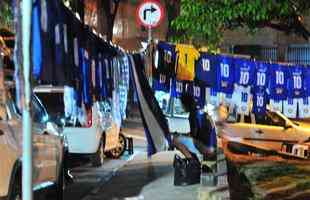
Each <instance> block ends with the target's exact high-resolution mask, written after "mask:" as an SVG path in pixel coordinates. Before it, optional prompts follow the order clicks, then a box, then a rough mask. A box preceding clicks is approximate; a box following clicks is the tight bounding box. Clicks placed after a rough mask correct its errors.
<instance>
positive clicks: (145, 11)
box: [143, 6, 157, 20]
mask: <svg viewBox="0 0 310 200" xmlns="http://www.w3.org/2000/svg"><path fill="white" fill-rule="evenodd" d="M156 11H157V9H156V8H154V7H153V6H151V8H149V9H145V10H144V11H143V19H144V20H146V14H147V13H148V12H151V13H153V12H156Z"/></svg>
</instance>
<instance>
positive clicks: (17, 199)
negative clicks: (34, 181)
mask: <svg viewBox="0 0 310 200" xmlns="http://www.w3.org/2000/svg"><path fill="white" fill-rule="evenodd" d="M11 191H12V192H11V194H10V197H9V198H8V200H21V199H22V184H21V178H20V177H19V176H17V177H16V180H15V181H14V183H13V186H12V190H11Z"/></svg>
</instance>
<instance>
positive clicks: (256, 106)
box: [252, 89, 268, 114]
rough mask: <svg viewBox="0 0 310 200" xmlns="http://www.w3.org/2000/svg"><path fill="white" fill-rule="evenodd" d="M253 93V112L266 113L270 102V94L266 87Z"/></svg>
mask: <svg viewBox="0 0 310 200" xmlns="http://www.w3.org/2000/svg"><path fill="white" fill-rule="evenodd" d="M252 94H253V108H252V109H253V110H252V111H253V113H256V114H265V113H266V105H267V104H268V95H267V93H266V91H265V90H264V89H257V90H253V91H252Z"/></svg>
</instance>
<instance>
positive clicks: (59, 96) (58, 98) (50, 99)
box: [36, 93, 64, 125]
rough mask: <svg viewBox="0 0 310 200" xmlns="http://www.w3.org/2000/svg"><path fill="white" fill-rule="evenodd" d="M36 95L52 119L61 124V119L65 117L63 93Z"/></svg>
mask: <svg viewBox="0 0 310 200" xmlns="http://www.w3.org/2000/svg"><path fill="white" fill-rule="evenodd" d="M36 95H37V96H38V98H39V99H40V100H41V102H42V103H43V104H44V106H45V108H46V110H47V113H48V114H49V116H50V120H51V121H53V122H55V123H56V124H58V125H61V124H62V122H61V119H62V118H63V117H64V101H63V93H36Z"/></svg>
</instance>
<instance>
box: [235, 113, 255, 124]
mask: <svg viewBox="0 0 310 200" xmlns="http://www.w3.org/2000/svg"><path fill="white" fill-rule="evenodd" d="M237 121H238V122H240V123H247V124H251V123H252V121H251V115H241V114H238V115H237Z"/></svg>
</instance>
